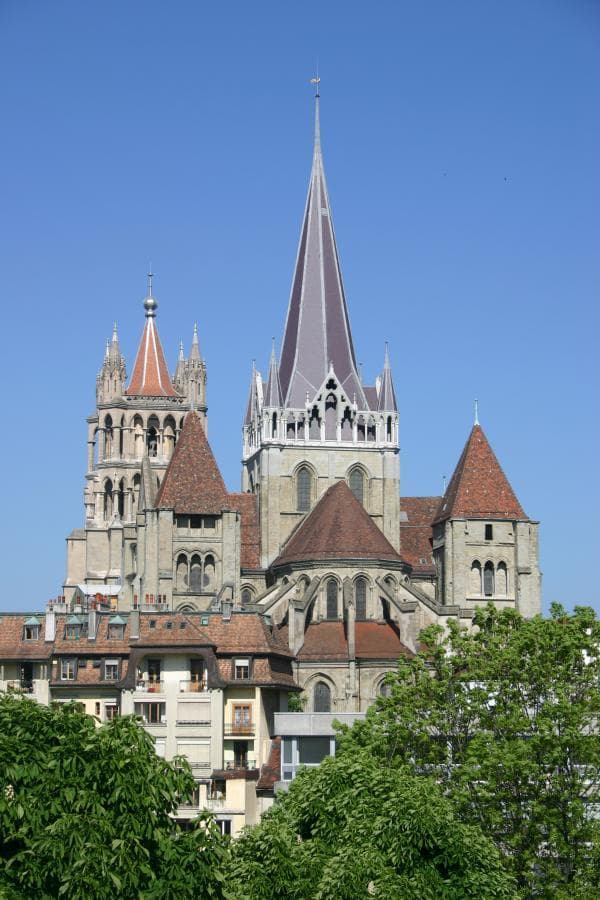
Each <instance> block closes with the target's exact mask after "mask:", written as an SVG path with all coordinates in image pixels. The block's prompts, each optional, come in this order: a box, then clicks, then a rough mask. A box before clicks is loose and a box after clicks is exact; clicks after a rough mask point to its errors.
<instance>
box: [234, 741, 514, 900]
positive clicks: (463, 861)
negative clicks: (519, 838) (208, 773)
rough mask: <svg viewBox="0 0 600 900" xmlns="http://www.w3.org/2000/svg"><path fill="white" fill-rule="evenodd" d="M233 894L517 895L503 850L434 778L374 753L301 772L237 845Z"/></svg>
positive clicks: (251, 898) (353, 899) (253, 898)
mask: <svg viewBox="0 0 600 900" xmlns="http://www.w3.org/2000/svg"><path fill="white" fill-rule="evenodd" d="M228 887H229V896H230V898H231V900H279V898H283V897H285V898H290V900H309V898H315V900H317V898H318V900H358V898H363V897H364V898H368V897H380V898H385V900H394V898H397V900H426V898H447V900H458V898H469V897H473V898H478V900H486V898H509V897H511V898H512V897H514V896H515V894H514V891H513V890H512V887H511V881H510V878H509V877H508V876H507V875H506V873H505V872H504V870H503V867H502V863H501V861H500V857H499V854H498V852H497V851H496V850H495V848H494V846H493V844H492V843H491V841H489V840H488V839H487V838H485V837H484V836H483V834H482V833H481V831H480V830H479V829H478V828H477V827H475V826H470V825H463V824H461V823H460V822H459V821H458V820H457V819H456V818H455V816H454V814H453V811H452V807H451V805H450V803H449V802H448V801H447V800H446V799H445V798H444V797H443V796H442V794H441V792H440V790H439V788H438V787H437V786H436V785H435V784H434V783H433V782H431V781H430V780H429V779H426V778H422V777H416V776H414V775H411V774H410V773H408V772H406V771H404V770H402V769H400V768H389V767H388V766H387V765H385V764H382V762H381V761H380V760H376V759H374V758H373V757H372V756H371V754H369V753H368V752H366V751H359V752H357V753H355V754H352V755H351V754H345V755H344V756H342V757H337V758H329V759H326V760H324V762H323V763H322V764H321V765H320V766H319V767H318V768H316V769H305V770H303V771H301V772H300V774H299V775H298V776H297V777H296V779H295V780H294V781H293V782H292V784H291V785H290V788H289V791H288V793H287V794H285V795H280V797H279V800H278V802H277V803H276V805H275V806H274V807H273V808H272V809H271V810H270V811H269V812H268V813H267V814H266V815H265V816H264V817H263V820H262V822H261V824H260V825H258V826H256V827H254V828H250V829H247V830H246V831H245V833H244V834H243V836H242V837H241V838H240V839H239V840H238V841H236V842H235V843H234V844H233V846H232V864H231V867H230V871H229V879H228Z"/></svg>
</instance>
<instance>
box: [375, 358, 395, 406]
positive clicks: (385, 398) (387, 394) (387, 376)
mask: <svg viewBox="0 0 600 900" xmlns="http://www.w3.org/2000/svg"><path fill="white" fill-rule="evenodd" d="M377 409H380V410H385V411H386V412H397V410H398V404H397V403H396V392H395V391H394V382H393V379H392V367H391V366H390V354H389V353H388V345H387V341H386V342H385V353H384V357H383V374H382V376H381V386H380V388H379V395H378V397H377Z"/></svg>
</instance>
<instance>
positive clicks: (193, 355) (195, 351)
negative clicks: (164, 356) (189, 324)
mask: <svg viewBox="0 0 600 900" xmlns="http://www.w3.org/2000/svg"><path fill="white" fill-rule="evenodd" d="M200 358H201V357H200V342H199V341H198V325H197V324H196V323H195V322H194V336H193V337H192V349H191V350H190V359H200Z"/></svg>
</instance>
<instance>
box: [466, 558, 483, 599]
mask: <svg viewBox="0 0 600 900" xmlns="http://www.w3.org/2000/svg"><path fill="white" fill-rule="evenodd" d="M469 588H470V593H471V594H477V596H479V595H480V594H481V563H480V562H479V560H478V559H474V560H473V562H472V563H471V576H470V579H469Z"/></svg>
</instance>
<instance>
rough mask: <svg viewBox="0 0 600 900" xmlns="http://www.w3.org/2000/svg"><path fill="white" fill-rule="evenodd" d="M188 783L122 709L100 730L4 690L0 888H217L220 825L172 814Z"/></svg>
mask: <svg viewBox="0 0 600 900" xmlns="http://www.w3.org/2000/svg"><path fill="white" fill-rule="evenodd" d="M192 788H193V778H192V775H191V770H190V768H189V766H188V764H187V763H186V762H185V761H183V760H178V761H177V762H176V764H172V763H169V762H166V761H165V760H163V759H161V758H159V757H158V756H157V755H156V753H155V751H154V746H153V742H152V739H151V738H150V737H149V736H148V735H147V734H146V733H145V732H144V731H143V729H141V728H140V727H139V725H138V724H137V722H136V721H135V720H134V719H133V718H131V717H125V718H118V719H115V720H114V721H113V722H110V723H108V724H107V725H103V726H102V727H99V728H98V727H96V725H95V724H94V720H93V719H92V718H91V717H90V716H87V715H85V714H84V713H81V712H80V711H79V710H78V709H77V708H76V706H75V704H65V705H63V704H61V705H59V704H54V705H53V706H51V707H45V706H41V705H38V704H36V703H34V702H33V701H31V700H28V699H25V698H15V697H11V696H7V697H4V698H2V699H1V700H0V896H2V890H4V895H5V897H6V898H7V900H16V898H18V897H20V896H23V897H36V898H40V900H42V898H50V897H53V898H54V897H65V898H69V900H80V898H81V900H84V898H85V900H89V898H90V897H94V898H104V897H106V898H108V897H111V898H112V897H115V896H119V897H131V898H133V897H135V898H159V897H160V898H173V900H174V898H178V900H179V898H186V897H190V898H191V897H197V896H201V897H215V898H220V897H222V896H223V894H222V889H221V880H220V879H221V874H220V873H221V870H222V864H223V861H224V859H225V858H226V856H227V853H228V850H227V845H226V843H225V842H224V841H223V839H222V838H221V836H220V834H219V833H218V830H217V829H216V827H215V826H214V824H213V823H212V822H211V821H209V820H199V821H198V822H197V823H195V824H194V827H193V829H192V830H191V831H189V832H183V831H182V830H181V829H180V828H179V827H178V826H177V825H176V823H175V822H174V821H173V819H172V818H171V816H170V814H171V813H173V812H174V810H175V809H176V808H177V806H178V803H179V801H180V799H181V798H184V797H188V796H189V795H190V794H191V791H192Z"/></svg>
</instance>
